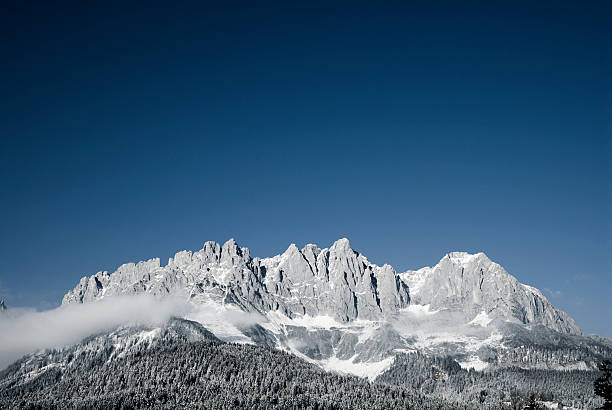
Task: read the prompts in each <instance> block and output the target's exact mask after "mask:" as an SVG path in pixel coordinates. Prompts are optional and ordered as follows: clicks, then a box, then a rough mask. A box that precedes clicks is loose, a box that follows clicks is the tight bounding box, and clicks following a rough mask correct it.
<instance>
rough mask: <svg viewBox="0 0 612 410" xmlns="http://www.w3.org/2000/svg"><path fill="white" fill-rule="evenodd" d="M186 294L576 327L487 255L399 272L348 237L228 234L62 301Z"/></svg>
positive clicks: (574, 330) (262, 308) (305, 309)
mask: <svg viewBox="0 0 612 410" xmlns="http://www.w3.org/2000/svg"><path fill="white" fill-rule="evenodd" d="M179 291H182V292H187V293H188V294H189V297H190V298H192V299H196V300H202V299H204V300H208V299H213V300H217V301H221V302H224V303H233V304H235V305H237V306H240V307H241V308H243V309H245V310H250V311H257V312H259V313H262V314H266V313H267V312H272V311H273V312H279V313H282V314H283V315H285V316H287V317H289V318H296V317H300V316H303V315H306V316H311V317H316V316H331V317H332V318H334V319H335V320H338V321H340V322H343V323H346V322H351V321H354V320H359V319H361V320H384V319H390V318H391V317H393V316H394V315H397V314H398V313H399V312H400V311H401V310H402V309H406V308H410V307H411V306H414V305H417V306H424V305H427V306H429V309H432V310H453V311H460V312H464V313H465V314H466V316H468V317H469V318H470V320H476V322H478V323H482V322H483V321H491V320H493V319H494V318H501V319H504V320H508V321H514V322H519V323H522V324H525V325H543V326H546V327H548V328H550V329H553V330H557V331H560V332H563V333H570V334H580V329H579V328H578V326H576V324H575V323H574V321H573V320H572V319H571V318H570V317H569V316H568V315H567V314H565V313H564V312H562V311H560V310H558V309H556V308H554V306H552V304H551V303H550V302H549V301H548V300H547V299H546V297H544V296H543V295H542V293H541V292H539V291H538V290H537V289H535V288H532V287H530V286H527V285H523V284H520V283H519V282H518V281H517V280H516V278H514V277H513V276H511V275H510V274H508V272H506V271H505V270H504V269H503V268H502V267H501V266H500V265H498V264H496V263H494V262H492V261H491V260H490V259H489V258H488V257H487V256H486V255H485V254H484V253H479V254H476V255H470V254H467V253H465V252H452V253H449V254H447V255H446V256H444V257H443V258H442V259H441V260H440V262H438V264H437V265H435V266H434V267H432V268H430V267H426V268H423V269H420V270H417V271H408V272H405V273H401V274H397V273H396V272H395V270H394V269H393V268H392V267H391V266H389V265H383V266H377V265H375V264H373V263H371V262H369V261H368V259H367V258H366V257H365V256H364V255H362V254H360V253H358V252H356V251H354V250H353V249H352V248H351V247H350V244H349V241H348V240H347V239H340V240H338V241H336V242H335V243H334V244H333V245H332V246H331V247H330V248H325V249H320V248H319V247H318V246H316V245H306V246H305V247H304V248H303V249H302V250H299V249H298V248H297V247H296V246H295V245H294V244H291V245H290V246H289V248H287V250H286V251H285V252H284V253H283V254H281V255H277V256H275V257H272V258H265V259H260V258H252V257H251V256H250V253H249V250H248V249H247V248H240V247H238V245H237V244H236V242H235V241H234V240H233V239H230V240H229V241H227V242H226V243H225V244H223V246H220V245H219V244H217V243H215V242H206V244H205V245H204V247H203V249H201V250H199V251H197V252H190V251H182V252H179V253H177V254H176V255H175V256H174V258H170V260H169V261H168V263H167V265H166V266H161V264H160V260H159V259H158V258H155V259H151V260H148V261H146V262H139V263H137V264H133V263H128V264H125V265H122V266H120V267H119V268H118V269H117V270H116V271H115V272H114V273H112V274H109V273H108V272H98V273H96V274H95V275H93V276H91V277H89V278H88V277H84V278H82V279H81V281H80V282H79V284H78V285H77V286H76V287H75V289H74V290H72V291H70V292H68V293H67V294H66V295H65V296H64V299H63V302H62V304H69V303H75V302H77V303H82V302H91V301H95V300H98V299H101V298H104V297H108V296H112V295H123V294H138V293H150V294H154V295H165V294H169V293H175V292H179Z"/></svg>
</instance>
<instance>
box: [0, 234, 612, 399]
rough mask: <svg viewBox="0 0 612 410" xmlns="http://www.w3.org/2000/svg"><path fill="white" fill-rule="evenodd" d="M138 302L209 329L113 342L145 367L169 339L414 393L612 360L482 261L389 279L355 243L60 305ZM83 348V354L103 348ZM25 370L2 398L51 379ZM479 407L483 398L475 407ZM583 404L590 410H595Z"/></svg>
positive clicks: (124, 281)
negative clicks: (142, 355) (412, 381)
mask: <svg viewBox="0 0 612 410" xmlns="http://www.w3.org/2000/svg"><path fill="white" fill-rule="evenodd" d="M131 295H151V296H152V297H154V298H158V299H159V300H163V299H164V298H166V297H178V298H181V299H183V300H185V301H187V303H188V305H189V306H190V308H189V309H188V311H187V313H185V314H184V317H183V319H182V320H184V322H181V323H194V324H198V326H203V328H202V330H198V331H196V332H195V333H194V334H195V335H196V336H193V337H192V338H188V337H185V336H184V335H185V332H184V331H181V332H178V333H177V332H174V333H173V332H170V333H168V330H167V329H168V328H167V327H163V326H162V327H158V328H149V329H146V330H143V331H126V330H123V331H120V330H118V331H116V332H115V333H110V334H105V335H103V336H102V338H103V339H104V340H114V341H113V342H112V343H109V342H106V344H107V345H108V346H113V347H112V348H111V350H116V351H117V354H116V355H117V356H118V357H119V356H122V355H128V354H134V351H133V349H134V347H135V346H136V347H138V346H140V347H138V348H137V349H136V351H141V350H142V346H147V349H149V348H153V347H155V346H156V343H155V342H152V340H156V339H159V340H160V342H159V343H161V344H162V345H163V342H164V341H165V340H167V339H168V337H171V336H172V337H175V338H178V339H179V341H181V342H182V343H188V342H189V343H191V342H194V341H195V340H202V339H206V340H208V339H210V338H214V339H215V340H219V341H220V342H229V343H239V344H242V345H259V346H262V347H264V348H271V349H276V350H281V351H285V352H287V353H290V354H292V355H294V356H297V358H298V359H301V360H303V361H305V362H308V363H311V364H312V365H316V366H318V367H320V368H323V369H324V370H328V371H332V372H336V373H341V374H350V375H356V376H361V377H366V378H368V379H369V380H371V381H374V380H378V381H380V380H386V381H389V380H403V379H402V377H399V378H398V375H401V374H408V373H407V372H409V371H411V370H409V369H413V368H414V360H417V359H416V358H418V360H421V361H423V360H437V359H436V358H440V357H444V358H448V360H450V361H451V362H452V363H454V364H455V365H456V368H455V367H454V366H455V365H453V366H450V365H449V366H446V365H445V366H446V367H445V366H442V365H440V364H439V363H438V364H435V363H437V362H435V363H434V362H432V363H434V364H431V366H434V368H437V369H439V370H440V372H442V374H446V379H445V380H449V379H448V378H449V377H450V375H451V374H452V375H457V374H463V373H461V372H467V373H465V375H467V374H470V373H469V372H474V371H477V372H484V373H483V374H493V373H494V372H506V373H503V374H504V375H505V376H504V377H506V379H507V378H508V377H510V376H508V374H510V373H508V372H511V371H519V370H520V371H530V372H535V371H544V372H546V371H548V372H563V374H568V373H567V372H584V373H579V374H580V375H582V376H580V377H583V376H584V375H587V376H584V377H583V378H584V380H587V379H588V377H589V376H588V375H590V374H592V373H593V371H594V370H596V368H597V364H598V363H599V362H600V361H601V360H602V359H603V358H609V357H612V343H611V342H610V340H608V339H604V338H599V337H596V336H584V335H582V332H581V330H580V328H579V327H578V326H577V324H576V323H575V322H574V320H573V319H572V318H571V317H570V316H568V315H567V314H566V313H565V312H563V311H561V310H559V309H557V308H555V307H554V306H553V305H552V304H551V303H550V301H548V299H547V298H546V297H545V296H544V295H543V294H542V293H541V292H540V291H539V290H537V289H535V288H533V287H531V286H528V285H525V284H522V283H520V282H519V281H518V280H517V279H516V278H515V277H514V276H512V275H510V274H509V273H508V272H507V271H506V270H505V269H504V268H503V267H502V266H500V265H499V264H497V263H495V262H493V261H491V260H490V259H489V258H488V257H487V256H486V255H485V254H484V253H477V254H469V253H466V252H451V253H448V254H446V255H444V256H443V257H442V258H441V259H440V260H439V261H438V263H436V264H435V265H433V266H431V267H424V268H422V269H419V270H415V271H406V272H400V273H398V272H396V271H395V270H394V268H393V267H391V266H390V265H386V264H385V265H382V266H378V265H376V264H374V263H372V262H370V261H369V260H368V259H367V258H366V256H365V255H363V254H361V253H360V252H358V251H356V250H354V249H352V248H351V246H350V243H349V241H348V239H345V238H343V239H339V240H337V241H336V242H334V243H333V244H332V245H331V246H330V247H328V248H323V249H321V248H320V247H318V246H317V245H312V244H308V245H306V246H304V247H303V248H302V249H299V248H298V247H297V246H295V245H294V244H291V245H290V246H289V247H288V248H287V250H286V251H285V252H283V253H282V254H280V255H277V256H274V257H270V258H258V257H252V256H251V254H250V251H249V249H248V248H245V247H240V246H238V244H237V243H236V241H234V240H233V239H230V240H229V241H227V242H225V243H224V244H223V245H221V244H218V243H216V242H206V243H205V244H204V246H203V248H202V249H200V250H198V251H195V252H192V251H181V252H178V253H176V254H175V255H174V256H173V257H172V258H170V259H169V260H168V262H167V263H166V264H165V265H162V264H161V262H160V259H158V258H155V259H150V260H147V261H143V262H138V263H127V264H124V265H121V266H120V267H119V268H117V270H116V271H114V272H112V273H109V272H107V271H102V272H98V273H96V274H94V275H92V276H88V277H87V276H86V277H83V278H82V279H81V280H80V281H79V283H78V284H77V285H76V287H75V288H74V289H72V290H70V291H68V292H67V293H66V295H65V296H64V298H63V300H62V305H63V306H71V305H78V304H88V303H96V302H98V301H101V300H103V299H104V300H106V301H109V300H112V298H113V297H119V296H123V297H126V296H131ZM2 307H3V308H4V306H3V305H2ZM193 326H194V325H189V326H187V327H188V328H189V329H194V327H193ZM175 327H176V326H175ZM160 329H161V330H160ZM163 329H166V330H163ZM198 329H199V328H198ZM117 332H118V333H117ZM192 333H193V332H192ZM204 333H205V334H206V335H205V336H202V335H203V334H204ZM190 334H191V333H190ZM168 335H170V336H168ZM177 335H181V336H180V337H178V336H177ZM109 338H110V339H109ZM164 338H165V339H164ZM118 340H120V341H118ZM143 340H145V342H146V343H144V344H142V343H143ZM83 343H85V344H81V345H79V346H81V347H79V348H75V347H73V348H72V349H77V350H79V349H80V350H83V349H85V350H87V347H86V346H88V345H87V343H89V344H90V345H91V341H89V342H83ZM100 343H102V342H99V343H98V344H97V346H101V345H104V343H102V344H100ZM100 349H101V348H100ZM38 354H39V355H40V353H38ZM72 354H73V355H74V352H73V353H72ZM415 355H417V356H415ZM36 357H38V359H35V358H36ZM58 357H63V358H64V359H65V357H66V356H65V355H63V356H62V355H60V356H58ZM111 357H114V356H112V355H110V356H108V358H107V359H106V360H110V358H111ZM64 359H61V360H64ZM54 360H56V362H57V363H59V362H61V360H60V359H54ZM21 363H22V365H20V366H19V370H16V369H13V371H11V372H8V373H6V372H5V374H4V375H0V386H2V385H3V384H2V383H4V386H9V385H11V386H14V385H21V384H23V382H24V380H31V379H32V377H34V375H38V374H40V371H41V370H40V369H41V366H39V365H35V366H34V367H32V368H33V369H34V370H31V368H30V367H29V365H27V363H40V356H36V354H34V355H32V356H29V359H28V358H25V359H22V362H21ZM410 363H412V364H410ZM445 363H446V362H445ZM45 366H47V365H45ZM57 366H60V367H61V368H64V369H65V368H68V367H69V366H68V365H67V364H66V363H63V364H61V365H60V364H57ZM62 366H63V367H62ZM427 366H429V364H428V365H427ZM28 369H30V370H28ZM444 369H447V370H444ZM448 369H450V370H448ZM512 369H514V370H512ZM517 369H518V370H517ZM445 372H446V373H445ZM436 374H437V373H436ZM479 374H480V373H479ZM512 374H513V376H511V377H515V376H514V373H512ZM554 374H561V373H554ZM432 377H433V376H432ZM455 377H461V378H463V377H467V376H455ZM500 377H501V376H500ZM575 377H578V376H575ZM472 379H473V377H472ZM2 380H4V382H2ZM432 380H433V383H434V385H435V386H438V387H434V388H431V389H430V390H431V391H427V392H425V391H424V390H423V387H422V386H423V385H422V384H421V385H419V389H421V393H424V392H425V393H428V394H430V395H436V394H437V393H439V394H442V393H440V392H442V391H443V390H444V389H446V388H447V387H444V388H443V387H440V386H441V385H440V383H439V380H438V378H437V376H435V377H433V379H432ZM462 380H463V379H462ZM563 380H565V379H563ZM581 380H582V379H581ZM401 383H405V380H403V381H402V382H401ZM401 383H395V384H396V385H398V384H401ZM462 383H463V382H462ZM482 383H484V382H482ZM563 383H565V382H563ZM587 384H588V383H586V384H585V386H586V385H587ZM413 387H414V386H413ZM557 387H559V389H557V390H559V393H558V394H557V395H556V396H555V394H554V392H556V391H557V390H555V389H554V388H553V389H552V390H551V391H552V392H553V393H551V394H552V395H553V396H555V398H558V397H561V396H563V393H562V392H561V391H560V390H562V386H561V385H559V386H557ZM479 388H481V385H478V386H476V387H474V391H476V390H478V389H479ZM585 389H587V390H588V388H586V387H585ZM583 390H584V389H583ZM585 391H586V390H585ZM436 392H437V393H436ZM477 393H478V392H476V393H474V392H471V393H470V397H471V399H470V400H472V399H473V397H472V396H474V395H477ZM444 394H445V395H446V396H448V392H446V393H444ZM478 394H479V393H478ZM581 394H582V393H581ZM584 395H585V398H583V399H581V400H579V403H582V404H584V403H592V401H590V400H592V398H591V397H590V396H589V397H586V396H588V394H587V393H584ZM432 397H433V396H432ZM474 397H475V396H474ZM503 397H504V395H503V394H501V395H497V396H496V400H502V399H503ZM563 397H565V396H563ZM464 398H465V397H464V396H461V395H459V396H457V400H463V399H464ZM565 398H566V399H567V397H565ZM485 401H486V400H485ZM485 401H482V400H481V402H485Z"/></svg>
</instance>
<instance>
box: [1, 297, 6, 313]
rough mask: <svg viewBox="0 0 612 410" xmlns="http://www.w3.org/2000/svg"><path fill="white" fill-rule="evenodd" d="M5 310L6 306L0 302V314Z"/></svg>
mask: <svg viewBox="0 0 612 410" xmlns="http://www.w3.org/2000/svg"><path fill="white" fill-rule="evenodd" d="M5 310H6V305H5V304H4V301H3V300H0V312H3V311H5Z"/></svg>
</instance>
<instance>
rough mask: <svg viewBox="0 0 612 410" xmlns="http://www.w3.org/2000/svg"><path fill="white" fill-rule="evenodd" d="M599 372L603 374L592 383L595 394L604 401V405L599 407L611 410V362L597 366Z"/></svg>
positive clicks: (606, 361) (605, 361) (603, 362)
mask: <svg viewBox="0 0 612 410" xmlns="http://www.w3.org/2000/svg"><path fill="white" fill-rule="evenodd" d="M599 370H600V371H601V372H603V374H602V375H601V377H600V378H599V379H597V380H595V382H594V383H593V386H594V388H595V394H596V395H598V396H600V397H602V398H603V399H604V405H603V406H602V407H600V408H601V409H605V410H612V362H611V361H610V360H604V361H602V362H601V363H600V364H599Z"/></svg>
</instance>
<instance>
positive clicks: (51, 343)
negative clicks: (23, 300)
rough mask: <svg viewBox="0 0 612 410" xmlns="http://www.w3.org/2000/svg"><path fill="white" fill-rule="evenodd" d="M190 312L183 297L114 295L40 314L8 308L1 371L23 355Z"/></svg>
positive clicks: (2, 317) (0, 330) (1, 331)
mask: <svg viewBox="0 0 612 410" xmlns="http://www.w3.org/2000/svg"><path fill="white" fill-rule="evenodd" d="M189 309H190V305H189V304H188V303H187V302H186V301H185V299H184V298H180V299H179V298H165V299H158V298H155V297H153V296H148V295H139V296H117V297H112V298H108V299H103V300H101V301H99V302H95V303H86V304H74V305H67V306H61V307H58V308H56V309H51V310H47V311H42V312H37V311H34V310H30V309H9V310H7V311H5V312H3V314H0V369H3V368H5V367H6V366H8V365H9V364H10V363H12V362H13V361H15V360H17V359H19V358H20V357H21V356H23V355H24V354H28V353H31V352H34V351H37V350H40V349H46V348H56V347H62V346H67V345H71V344H74V343H77V342H79V341H81V340H82V339H83V338H85V337H87V336H89V335H92V334H95V333H98V332H102V331H106V330H111V329H114V328H116V327H118V326H121V325H131V324H145V325H159V324H162V323H164V322H166V321H167V320H168V319H169V318H170V317H172V316H184V315H185V314H186V313H187V312H188V311H189Z"/></svg>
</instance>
